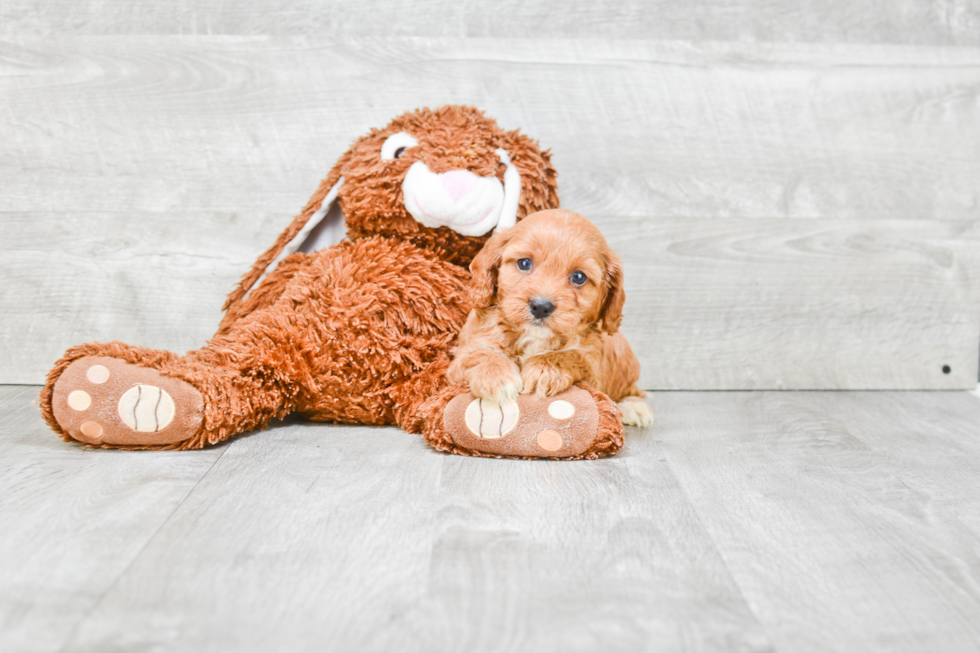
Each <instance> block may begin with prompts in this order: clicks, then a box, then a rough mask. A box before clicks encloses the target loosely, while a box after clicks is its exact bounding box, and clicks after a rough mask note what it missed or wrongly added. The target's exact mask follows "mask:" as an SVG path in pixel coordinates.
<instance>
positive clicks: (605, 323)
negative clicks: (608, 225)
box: [599, 253, 626, 335]
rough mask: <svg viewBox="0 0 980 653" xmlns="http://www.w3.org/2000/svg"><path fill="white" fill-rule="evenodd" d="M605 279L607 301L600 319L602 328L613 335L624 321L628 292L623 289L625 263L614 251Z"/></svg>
mask: <svg viewBox="0 0 980 653" xmlns="http://www.w3.org/2000/svg"><path fill="white" fill-rule="evenodd" d="M604 281H605V283H606V301H605V302H604V303H603V305H602V311H601V312H600V313H599V319H600V320H602V330H603V331H605V332H606V333H608V334H609V335H612V334H614V333H616V332H617V331H619V323H620V322H622V321H623V304H625V303H626V292H625V291H624V290H623V263H622V261H620V260H619V257H618V256H616V255H615V254H613V253H610V254H609V263H608V264H607V265H606V275H605V280H604Z"/></svg>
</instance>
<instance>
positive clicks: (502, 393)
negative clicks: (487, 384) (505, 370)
mask: <svg viewBox="0 0 980 653" xmlns="http://www.w3.org/2000/svg"><path fill="white" fill-rule="evenodd" d="M523 388H524V381H523V380H522V379H521V377H519V376H517V377H514V378H513V379H512V380H510V381H507V382H506V383H501V384H500V386H499V387H498V388H497V392H496V394H495V395H494V396H493V400H494V401H496V402H497V403H498V404H506V403H512V402H515V401H517V395H519V394H520V393H521V390H522V389H523Z"/></svg>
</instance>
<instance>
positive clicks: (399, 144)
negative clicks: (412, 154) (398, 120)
mask: <svg viewBox="0 0 980 653" xmlns="http://www.w3.org/2000/svg"><path fill="white" fill-rule="evenodd" d="M418 144H419V142H418V141H417V140H415V139H414V138H412V137H411V136H409V135H408V134H406V133H405V132H398V133H397V134H392V135H391V136H389V137H388V138H387V140H385V142H384V144H383V145H382V146H381V160H382V161H391V160H393V159H400V158H402V155H403V154H405V150H407V149H408V148H410V147H415V146H416V145H418Z"/></svg>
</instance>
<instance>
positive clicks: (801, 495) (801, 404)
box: [634, 393, 980, 651]
mask: <svg viewBox="0 0 980 653" xmlns="http://www.w3.org/2000/svg"><path fill="white" fill-rule="evenodd" d="M882 396H883V395H881V394H878V393H872V394H870V395H862V394H856V393H831V394H822V393H803V394H801V393H780V394H777V393H725V394H720V395H719V394H703V393H699V394H684V393H676V394H675V393H666V394H658V395H656V396H655V397H654V398H653V404H654V406H655V408H656V409H657V412H658V414H659V415H660V417H661V418H662V419H661V421H660V423H659V426H658V427H655V430H656V431H657V433H658V434H657V436H656V439H657V441H658V442H659V443H660V444H661V451H662V452H663V455H664V456H665V457H666V460H667V464H668V466H669V468H670V469H671V471H672V472H673V473H674V474H675V475H676V477H677V479H678V481H679V483H680V485H681V487H682V488H683V489H684V490H685V492H686V494H687V496H688V497H689V498H690V500H691V502H692V504H693V505H694V507H695V509H696V510H697V513H698V515H699V517H700V519H701V522H702V524H704V527H705V529H706V530H707V532H708V533H709V534H710V535H711V537H712V540H713V541H714V543H715V544H716V546H717V547H718V549H719V551H720V552H721V555H722V558H723V559H724V560H725V563H726V565H727V566H728V568H729V570H730V571H731V573H732V576H733V578H734V579H735V581H736V583H737V584H738V586H739V587H740V588H741V589H742V591H743V593H744V595H745V597H746V599H747V600H748V602H749V604H750V605H752V606H753V610H754V612H755V614H756V615H757V616H758V618H759V620H760V621H761V622H762V624H763V627H764V629H765V631H766V633H767V634H768V635H769V636H770V637H771V641H772V642H773V644H774V647H775V649H776V650H785V651H829V650H839V651H852V650H853V651H857V650H861V651H875V650H889V651H927V650H928V651H931V650H944V651H970V650H974V649H976V648H977V646H978V645H980V625H978V624H980V621H978V620H977V618H976V615H977V610H978V609H980V553H978V550H977V547H976V541H977V534H976V532H975V531H973V530H972V529H970V528H969V527H968V526H967V525H966V524H964V523H963V522H962V521H961V520H960V518H959V516H958V515H957V514H956V512H955V511H954V510H951V509H949V506H950V503H955V502H957V501H963V502H967V504H966V505H969V502H973V501H974V495H975V483H974V482H973V481H972V480H971V481H969V482H967V483H966V484H964V485H957V484H956V481H955V480H953V479H948V480H947V479H945V478H944V477H945V476H947V466H946V465H945V464H943V460H944V459H945V455H944V454H940V455H939V456H935V457H933V456H931V455H928V454H927V455H924V456H920V457H917V458H916V459H914V460H913V459H911V458H905V459H904V460H903V461H901V462H898V461H896V460H895V458H893V457H892V455H891V454H892V453H894V452H895V451H896V447H895V443H890V442H889V441H890V440H891V438H892V437H894V436H895V435H896V434H902V435H901V436H900V439H918V440H919V442H918V444H917V448H918V450H919V451H921V452H926V451H930V450H931V449H932V448H933V447H935V448H937V449H938V450H940V451H944V450H945V451H948V450H949V449H960V450H961V451H963V452H964V454H963V455H964V456H965V457H966V459H968V460H969V461H970V462H969V463H968V464H969V465H972V467H973V468H974V469H975V468H976V466H977V464H978V462H980V459H978V457H977V452H976V449H975V446H974V445H975V441H976V439H977V430H976V426H974V427H973V428H972V429H971V430H970V431H969V432H966V431H964V430H962V429H961V428H959V427H958V426H954V427H953V428H949V427H948V426H947V424H948V422H947V420H946V417H947V411H948V410H949V409H950V408H952V409H953V410H954V411H955V412H957V413H960V414H968V415H970V419H971V420H972V422H973V424H974V425H976V424H977V423H980V422H978V418H980V403H978V402H977V399H976V398H975V397H972V396H970V395H968V394H965V393H964V394H937V395H933V394H889V395H884V397H886V398H885V399H882ZM899 405H902V406H904V407H905V409H904V410H902V411H896V410H895V408H896V407H897V406H899ZM910 414H913V415H914V421H915V423H916V425H915V426H913V428H912V429H909V427H908V426H907V425H906V421H905V418H907V417H908V416H909V415H910ZM924 423H929V424H930V425H929V426H928V427H927V428H923V427H922V425H923V424H924ZM878 443H886V444H885V450H884V451H883V452H881V451H879V450H878V449H877V446H876V445H877V444H878ZM967 452H968V453H967ZM634 453H639V452H634ZM964 462H965V461H964ZM926 479H928V481H926ZM930 486H932V487H930ZM938 488H942V490H941V492H938V493H936V494H934V493H933V490H934V489H938Z"/></svg>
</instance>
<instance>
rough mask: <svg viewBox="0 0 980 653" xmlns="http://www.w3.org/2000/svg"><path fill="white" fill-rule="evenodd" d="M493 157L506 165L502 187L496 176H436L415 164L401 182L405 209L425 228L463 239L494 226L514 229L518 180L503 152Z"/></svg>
mask: <svg viewBox="0 0 980 653" xmlns="http://www.w3.org/2000/svg"><path fill="white" fill-rule="evenodd" d="M497 154H498V156H500V160H501V161H502V162H503V163H504V164H505V165H506V166H507V171H506V172H505V173H504V183H503V184H501V183H500V180H499V179H497V178H496V177H480V176H478V175H475V174H473V173H472V172H470V171H469V170H450V171H449V172H443V173H439V174H437V173H434V172H432V171H431V170H429V167H428V166H427V165H425V163H423V162H421V161H416V162H415V163H413V164H412V166H411V167H410V168H409V169H408V173H407V174H406V175H405V180H404V181H403V182H402V195H403V197H404V198H405V208H406V209H407V210H408V212H409V213H410V214H411V215H412V217H413V218H415V219H416V220H417V221H418V222H419V223H421V224H423V225H425V226H426V227H430V228H433V229H434V228H437V227H449V228H450V229H452V230H453V231H455V232H456V233H458V234H462V235H463V236H482V235H484V234H486V233H487V232H489V231H490V230H491V229H493V228H494V227H497V228H500V229H506V228H508V227H512V226H514V224H515V223H516V222H517V203H518V201H519V199H520V193H521V177H520V174H519V173H518V172H517V168H515V167H514V165H513V164H512V163H511V162H510V156H509V155H508V154H507V152H506V151H505V150H502V149H498V150H497Z"/></svg>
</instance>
